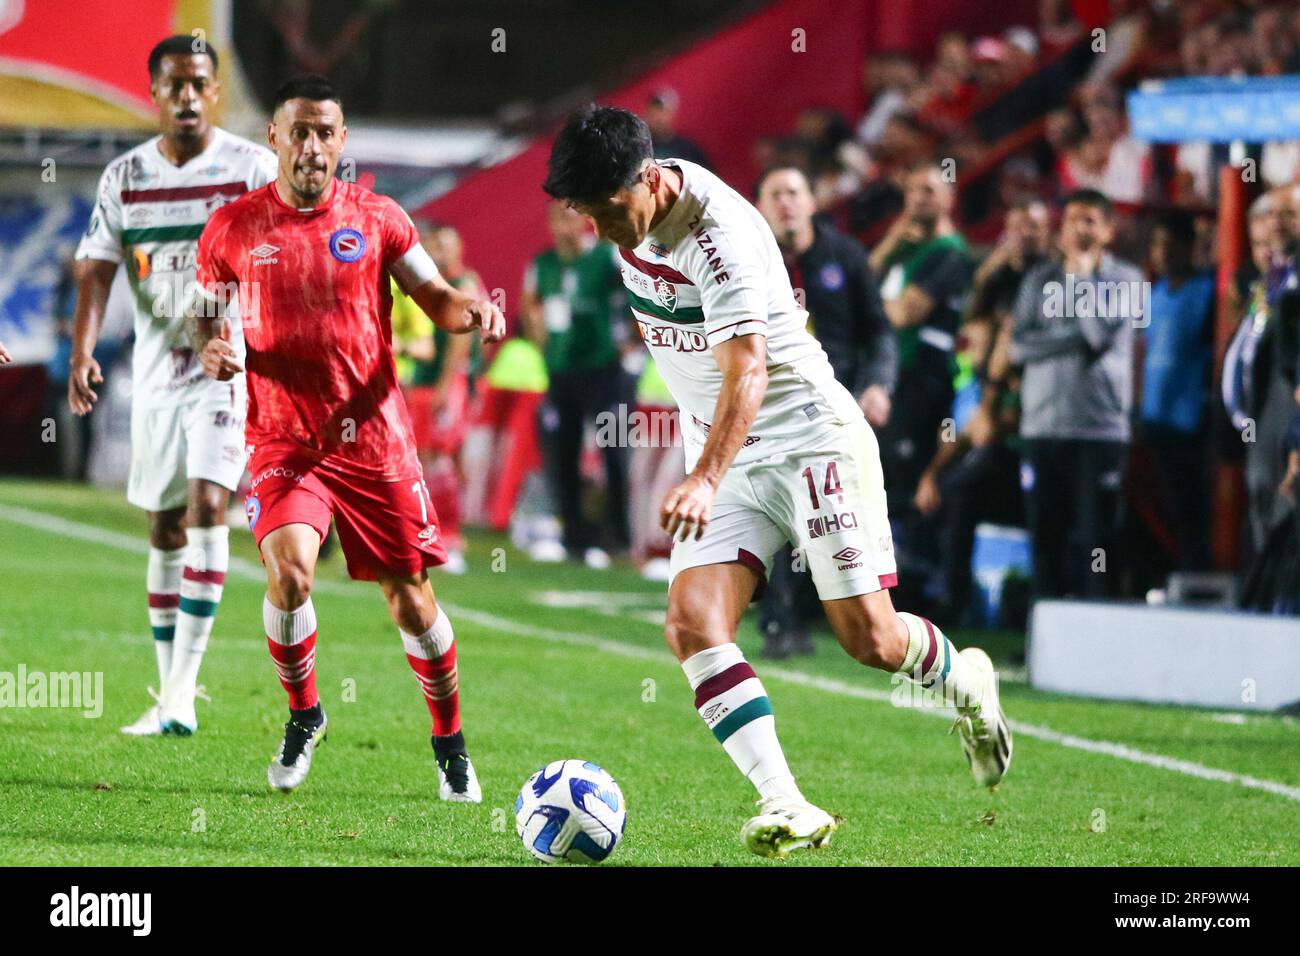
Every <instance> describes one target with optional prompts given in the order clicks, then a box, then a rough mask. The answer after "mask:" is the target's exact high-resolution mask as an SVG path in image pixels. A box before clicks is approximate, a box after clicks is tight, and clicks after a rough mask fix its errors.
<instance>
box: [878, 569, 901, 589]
mask: <svg viewBox="0 0 1300 956" xmlns="http://www.w3.org/2000/svg"><path fill="white" fill-rule="evenodd" d="M880 587H881V589H882V590H883V589H884V588H896V587H898V574H897V573H895V574H882V575H881V576H880Z"/></svg>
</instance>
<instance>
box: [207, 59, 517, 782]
mask: <svg viewBox="0 0 1300 956" xmlns="http://www.w3.org/2000/svg"><path fill="white" fill-rule="evenodd" d="M267 138H268V142H269V143H270V146H271V148H272V149H273V150H275V153H276V156H277V158H278V172H277V176H276V179H275V182H273V183H270V184H268V185H267V186H264V187H262V188H261V189H257V190H254V191H253V192H250V193H247V194H246V195H244V196H243V197H241V198H240V199H239V200H237V201H235V202H233V203H230V204H229V205H227V206H223V207H222V208H220V209H218V210H216V211H215V212H214V213H213V214H212V217H211V218H210V219H209V220H208V223H207V226H206V228H205V229H204V231H203V235H202V236H201V237H200V239H199V247H198V286H199V292H200V293H201V295H200V296H199V297H198V298H197V300H196V307H195V311H196V321H195V327H196V332H195V334H196V337H197V343H196V344H197V347H198V348H199V349H200V351H201V358H202V361H203V367H204V370H205V371H206V372H207V374H209V375H211V376H212V377H214V378H217V379H226V378H229V377H230V376H231V375H233V374H235V373H237V372H238V371H241V370H245V369H246V370H247V372H248V419H247V426H246V427H247V432H246V433H247V442H248V446H249V463H248V469H249V473H250V474H251V475H252V487H251V489H250V491H249V494H248V497H247V500H246V504H247V510H248V524H249V527H250V528H251V529H252V531H253V536H254V538H255V539H256V541H257V544H258V548H259V549H260V551H261V555H262V562H263V564H264V565H265V566H266V577H267V594H266V599H265V601H264V602H263V605H262V609H263V620H264V623H265V626H266V637H267V643H268V646H269V648H270V651H271V657H272V658H273V659H274V661H275V667H276V670H277V672H278V673H279V677H280V682H281V683H282V684H283V685H284V688H285V690H287V691H288V693H289V715H290V716H289V721H288V723H287V724H285V731H284V740H283V742H282V744H281V746H280V750H279V752H278V753H277V754H276V756H275V758H274V760H273V761H272V762H271V766H270V768H269V770H268V771H267V778H268V780H269V782H270V784H271V786H273V787H275V788H277V789H280V790H292V789H294V788H295V787H297V786H298V785H299V784H301V783H302V782H303V780H304V779H306V776H307V772H308V770H309V769H310V767H311V759H312V754H313V752H314V750H315V747H316V745H317V744H318V743H319V742H320V741H323V740H324V739H325V729H326V717H325V713H324V711H323V710H322V709H321V704H320V697H319V695H318V694H317V691H316V676H315V663H314V662H315V653H316V613H315V611H314V609H313V608H312V602H311V589H312V581H313V576H314V573H315V568H316V557H317V551H318V549H319V547H320V543H321V541H322V539H323V538H324V537H325V535H326V533H327V532H328V530H329V525H330V518H331V516H333V518H334V521H335V524H336V526H337V528H338V534H339V542H340V544H341V545H342V548H343V552H344V555H345V556H346V558H347V564H348V573H349V574H350V575H351V576H352V577H353V578H358V579H363V580H373V581H377V582H378V583H379V586H380V588H381V589H382V590H383V593H384V597H385V599H386V600H387V602H388V608H389V612H390V613H391V614H392V617H393V620H394V621H395V622H396V623H397V626H398V629H399V630H400V632H401V638H402V643H403V645H404V647H405V650H406V657H407V660H408V661H409V662H410V664H411V667H412V668H413V669H414V670H415V672H416V674H417V676H418V677H419V681H420V685H421V687H422V688H423V691H424V696H425V699H426V702H427V704H428V707H429V712H430V713H431V714H432V716H433V749H434V754H435V758H436V761H437V765H438V777H439V783H440V786H439V795H440V796H441V797H442V799H444V800H453V801H464V802H475V803H477V802H479V801H480V800H481V799H482V797H481V793H480V790H479V785H478V781H477V779H476V777H475V774H474V767H473V765H472V764H471V763H470V760H469V756H468V754H467V752H466V749H465V738H464V735H463V733H462V732H461V728H460V706H459V695H458V684H457V676H456V648H455V644H454V642H453V635H452V628H451V623H450V622H449V621H448V620H447V615H446V613H445V612H444V611H443V610H442V609H441V608H440V607H438V605H437V603H436V601H435V600H434V595H433V590H432V588H431V587H430V586H429V580H428V576H427V574H426V568H429V567H432V566H434V565H437V564H440V563H442V562H443V561H444V560H445V552H444V550H443V546H442V544H441V542H440V541H439V536H438V518H437V515H436V514H435V513H434V510H433V506H432V505H431V504H430V502H429V493H428V490H427V489H426V488H425V486H424V482H423V480H422V479H421V472H420V463H419V460H418V459H417V457H416V452H415V441H414V439H413V436H412V429H411V421H410V417H409V415H408V414H407V410H406V405H405V404H404V403H403V401H402V394H401V391H400V389H399V388H398V384H397V373H396V369H395V368H394V364H393V357H392V342H391V338H392V330H391V326H390V322H389V312H390V309H391V307H392V296H391V293H390V289H389V276H391V277H392V278H393V279H394V280H396V282H397V284H398V285H399V286H400V287H401V288H402V290H403V291H405V292H406V293H407V294H408V295H409V296H410V297H411V298H412V299H413V300H415V302H416V303H418V304H419V306H420V307H421V308H422V309H423V310H424V311H425V312H426V313H427V314H428V316H429V318H431V319H432V320H433V322H434V323H435V324H436V325H437V326H438V327H439V328H442V329H446V330H447V331H448V332H454V333H470V332H477V333H478V334H480V335H481V336H482V338H483V340H484V341H487V342H492V341H497V340H499V339H500V338H501V337H502V335H503V334H504V331H505V323H504V320H503V318H502V315H501V312H500V310H499V309H497V308H496V307H495V306H493V305H491V304H490V303H487V302H482V301H478V300H476V299H472V298H470V297H469V296H466V295H463V294H462V293H460V292H458V291H456V290H455V289H453V288H452V287H451V286H450V285H449V284H448V283H447V282H446V281H445V280H444V279H443V278H442V277H441V276H440V275H439V274H438V270H437V267H436V266H435V265H434V264H433V261H432V260H431V259H430V258H429V255H428V253H426V252H425V251H424V249H423V247H421V245H420V241H419V236H418V235H417V233H416V229H415V226H414V225H413V224H412V223H411V220H410V218H409V217H408V216H407V215H406V213H405V212H403V211H402V209H401V207H400V206H398V205H397V203H395V202H393V200H391V199H388V198H387V197H384V196H379V195H376V194H374V193H372V192H370V191H369V190H367V189H364V188H362V187H361V186H358V185H355V184H353V183H347V182H343V181H341V180H337V179H335V178H334V170H335V168H336V166H337V165H338V161H339V155H340V153H341V152H342V150H343V145H344V142H345V141H346V138H347V128H346V127H345V126H344V125H343V108H342V105H341V103H340V101H339V98H338V95H337V94H336V93H335V91H334V89H333V87H332V86H331V85H330V84H329V82H328V81H327V80H325V79H324V78H322V77H314V76H307V77H299V78H296V79H292V80H290V81H288V82H287V83H285V84H284V85H283V86H282V87H281V88H280V89H279V91H278V92H277V93H276V96H275V106H274V114H273V117H272V121H271V123H270V124H269V126H268V129H267ZM232 298H234V299H237V303H238V313H239V315H240V316H242V322H243V330H244V341H245V347H246V349H247V358H246V359H245V361H244V362H243V364H242V365H241V363H240V360H239V356H238V354H237V353H236V352H235V350H234V348H233V347H232V346H231V344H230V342H229V334H230V332H229V324H228V322H227V320H226V318H225V304H226V303H228V302H230V301H231V300H232Z"/></svg>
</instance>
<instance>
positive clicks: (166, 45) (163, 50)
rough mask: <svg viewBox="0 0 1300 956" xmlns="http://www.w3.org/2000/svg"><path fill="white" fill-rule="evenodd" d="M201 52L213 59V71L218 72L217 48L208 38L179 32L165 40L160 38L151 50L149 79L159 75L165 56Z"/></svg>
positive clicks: (189, 54)
mask: <svg viewBox="0 0 1300 956" xmlns="http://www.w3.org/2000/svg"><path fill="white" fill-rule="evenodd" d="M199 53H201V54H203V55H204V56H206V57H207V58H208V59H209V60H211V61H212V72H213V73H216V72H217V67H218V66H219V65H220V63H219V61H218V59H217V50H216V47H214V46H213V45H212V44H211V43H209V42H208V41H207V40H200V39H199V38H198V37H193V36H190V35H189V34H188V33H178V34H176V35H175V36H170V37H168V38H167V39H165V40H159V41H158V43H157V44H156V45H155V46H154V48H153V49H152V50H150V51H149V79H151V80H152V79H153V78H154V77H155V76H157V75H158V71H159V70H161V69H162V61H163V57H165V56H194V55H195V54H199Z"/></svg>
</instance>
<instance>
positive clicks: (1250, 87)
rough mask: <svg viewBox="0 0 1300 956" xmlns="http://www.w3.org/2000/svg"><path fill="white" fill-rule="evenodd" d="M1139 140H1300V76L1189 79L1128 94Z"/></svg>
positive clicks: (1155, 83) (1150, 85)
mask: <svg viewBox="0 0 1300 956" xmlns="http://www.w3.org/2000/svg"><path fill="white" fill-rule="evenodd" d="M1128 118H1129V125H1130V126H1131V128H1132V130H1133V135H1134V136H1135V137H1137V138H1138V139H1143V140H1147V141H1149V142H1153V143H1182V142H1187V141H1189V140H1209V141H1210V142H1213V143H1231V142H1233V141H1235V140H1242V141H1243V142H1247V143H1262V142H1267V141H1269V140H1278V139H1300V76H1248V77H1241V78H1219V77H1213V78H1211V77H1188V78H1185V79H1176V80H1158V81H1153V82H1150V83H1144V84H1143V85H1142V87H1141V88H1140V89H1137V90H1135V91H1133V92H1132V93H1130V94H1129V95H1128Z"/></svg>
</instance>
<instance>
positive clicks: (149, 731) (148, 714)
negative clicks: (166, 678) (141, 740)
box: [121, 687, 163, 737]
mask: <svg viewBox="0 0 1300 956" xmlns="http://www.w3.org/2000/svg"><path fill="white" fill-rule="evenodd" d="M149 696H150V697H152V698H153V699H154V701H155V703H154V705H153V706H152V707H150V708H149V709H148V710H146V711H145V712H144V713H143V714H142V715H141V716H140V718H139V719H138V720H136V722H135V723H133V724H127V725H126V726H125V727H123V728H121V730H122V733H124V734H127V735H128V736H131V737H156V736H157V735H158V734H161V733H162V732H163V725H162V716H161V711H160V710H159V707H158V703H157V701H159V700H161V696H160V695H159V693H158V692H157V691H156V690H154V689H153V688H152V687H150V688H149Z"/></svg>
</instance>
